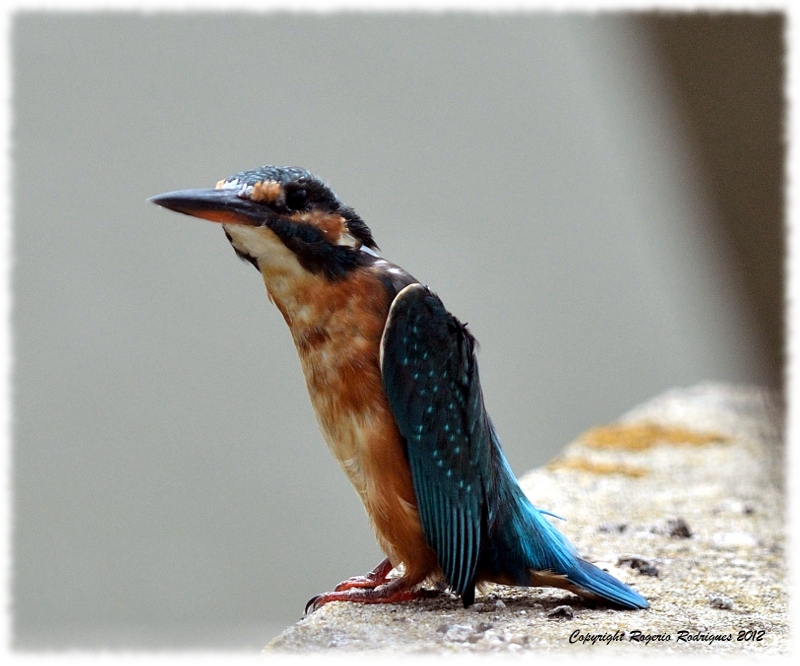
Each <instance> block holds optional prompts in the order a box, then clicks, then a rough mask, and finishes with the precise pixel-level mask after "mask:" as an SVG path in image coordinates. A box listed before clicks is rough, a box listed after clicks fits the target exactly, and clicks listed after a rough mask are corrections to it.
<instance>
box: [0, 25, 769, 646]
mask: <svg viewBox="0 0 800 666" xmlns="http://www.w3.org/2000/svg"><path fill="white" fill-rule="evenodd" d="M783 27H784V21H783V19H782V17H781V16H780V15H778V14H760V15H759V14H740V15H731V14H728V15H725V14H715V15H668V14H650V15H626V14H614V15H578V14H552V13H531V14H516V15H515V14H509V15H503V14H499V15H480V14H471V15H470V14H438V15H421V14H398V15H392V14H375V15H368V14H334V15H320V16H314V15H302V14H294V15H292V14H246V13H241V14H171V15H170V14H149V15H144V14H113V13H97V14H91V13H83V14H73V15H70V14H46V13H21V14H16V16H15V18H14V20H13V35H12V48H13V52H12V64H13V76H14V79H13V102H12V104H13V119H14V120H13V122H14V126H13V169H14V170H13V215H14V222H13V224H14V226H13V247H14V268H13V288H14V305H13V350H14V375H13V386H14V402H13V410H14V422H13V447H14V448H13V480H12V482H13V515H14V529H13V558H14V559H13V572H12V576H13V588H12V602H13V607H12V613H13V636H14V639H13V640H14V645H15V646H16V647H17V648H21V649H62V648H76V647H77V648H90V649H92V648H99V647H104V648H112V649H113V648H146V649H155V648H158V649H162V648H188V647H193V648H225V649H232V648H233V649H245V650H258V649H260V648H261V646H262V645H263V644H264V643H266V641H267V640H268V639H269V638H270V637H271V636H272V635H274V634H275V633H276V632H277V631H279V630H280V629H281V628H282V627H283V626H285V625H286V624H288V623H290V622H293V621H295V620H296V619H298V618H299V617H300V615H301V612H302V609H303V605H304V604H305V602H306V600H307V599H308V598H309V597H311V596H312V595H314V594H316V593H319V592H322V591H324V590H328V589H331V588H332V586H333V585H335V584H336V583H337V582H339V581H340V580H342V579H344V578H347V577H348V576H351V575H355V574H360V573H364V572H366V571H367V570H368V569H369V568H371V567H372V566H374V565H375V564H376V563H377V562H378V561H379V560H380V559H381V553H380V552H379V550H378V548H377V546H376V544H375V541H374V538H373V536H372V534H371V532H370V529H369V527H368V525H367V521H366V519H365V516H364V512H363V509H362V508H361V505H360V504H359V501H358V499H357V497H356V495H355V493H354V492H353V491H352V490H351V489H350V487H349V485H348V482H347V481H346V479H345V477H344V475H343V474H342V473H341V472H340V470H339V469H338V467H337V466H336V465H335V463H334V462H333V460H332V458H331V457H330V455H329V453H328V452H327V450H326V448H325V445H324V444H323V442H322V438H321V436H320V434H319V432H318V430H317V426H316V422H315V420H314V417H313V414H312V411H311V407H310V404H309V401H308V397H307V395H306V391H305V385H304V382H303V378H302V376H301V372H300V367H299V362H298V360H297V358H296V355H295V351H294V348H293V345H292V342H291V339H290V336H289V333H288V331H287V330H286V329H285V325H284V323H283V320H282V318H281V317H280V315H279V313H278V312H277V310H276V309H275V308H274V307H273V306H272V305H270V303H269V302H268V300H267V298H266V295H265V293H264V287H263V284H262V283H261V280H260V278H259V276H258V275H257V274H256V272H255V271H254V270H253V269H252V267H250V266H249V265H246V264H244V263H242V262H240V261H238V260H237V259H236V257H235V256H234V253H233V251H232V250H231V248H230V247H229V246H228V243H227V242H226V240H225V238H224V237H223V234H222V231H221V229H220V228H219V227H218V226H216V225H212V224H208V223H205V222H202V221H200V220H193V219H190V218H187V217H184V216H180V215H176V214H172V213H168V212H166V211H164V210H162V209H158V208H157V207H156V206H154V205H152V204H148V203H146V201H145V200H146V198H147V197H149V196H151V195H154V194H157V193H160V192H164V191H168V190H174V189H180V188H191V187H206V186H213V185H214V184H215V183H216V182H217V180H219V179H220V178H223V177H225V176H228V175H230V174H232V173H234V172H236V171H239V170H241V169H245V168H250V167H254V166H258V165H261V164H270V163H271V164H296V165H302V166H305V167H307V168H309V169H310V170H311V171H313V172H314V173H317V174H319V175H321V176H322V177H323V178H325V179H326V180H328V181H329V182H330V183H331V185H332V186H333V188H334V189H335V190H336V191H337V192H338V193H339V195H340V196H341V198H342V199H343V200H344V201H346V202H347V203H349V204H351V205H353V206H354V207H355V208H356V210H357V211H358V212H359V213H360V214H361V215H362V217H363V218H364V219H365V220H366V221H367V223H368V224H370V225H371V226H372V229H373V232H374V234H375V237H376V238H377V240H378V243H379V244H380V245H381V247H382V249H383V252H384V255H385V256H386V257H387V258H389V259H391V260H393V261H395V262H397V263H399V264H401V265H402V266H404V267H405V268H407V269H408V270H409V271H411V272H412V273H413V274H415V275H416V276H417V277H418V278H419V279H420V280H422V281H423V282H426V283H427V284H429V285H430V286H431V287H432V288H433V289H434V290H436V291H437V292H438V293H439V294H440V295H441V296H442V298H443V300H444V301H445V303H446V304H447V305H448V307H449V308H450V309H451V310H452V311H453V312H454V313H455V314H456V315H457V316H459V317H460V318H461V319H462V320H464V321H466V322H469V325H470V328H471V329H472V331H473V332H474V333H475V335H476V336H477V337H478V339H479V340H480V342H481V352H480V361H481V374H482V379H483V385H484V391H485V394H486V401H487V403H488V407H489V410H490V412H491V414H492V417H493V419H494V421H495V424H496V425H497V427H498V430H499V432H500V435H501V437H502V438H503V442H504V446H505V448H506V451H507V453H508V457H509V459H510V461H511V464H512V466H513V467H514V469H515V471H516V472H517V473H518V474H522V473H524V472H525V471H526V470H528V469H529V468H531V467H533V466H535V465H539V464H541V463H544V462H545V461H547V460H548V459H549V458H551V457H552V456H554V455H556V454H557V453H558V451H559V450H560V449H561V448H562V447H563V446H564V445H565V444H567V443H568V442H569V441H570V440H572V439H573V438H575V437H576V436H577V435H578V434H580V433H581V432H582V431H583V430H585V429H587V428H589V427H591V426H592V425H595V424H599V423H604V422H608V421H611V420H614V419H615V418H616V417H618V416H619V415H620V414H621V413H622V412H624V411H625V410H627V409H629V408H631V407H633V406H634V405H636V404H637V403H640V402H642V401H644V400H646V399H648V398H650V397H652V396H654V395H655V394H658V393H659V392H661V391H664V390H665V389H668V388H670V387H674V386H685V385H690V384H694V383H696V382H699V381H702V380H722V381H730V382H747V383H758V384H764V385H769V386H773V387H777V388H780V386H781V384H782V350H783V337H782V335H783V333H782V316H783V315H782V311H783V287H782V266H783V248H784V240H783V231H784V230H783V222H782V218H783V193H782V178H783V171H782V169H783V167H782V163H783V157H784V145H783V124H782V123H783V96H782V81H783V61H782V58H783V41H782V32H783ZM548 508H550V509H552V510H554V511H557V512H559V513H561V514H563V515H565V516H566V517H567V518H569V515H570V511H571V508H570V507H557V506H554V507H548Z"/></svg>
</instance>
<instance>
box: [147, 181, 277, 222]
mask: <svg viewBox="0 0 800 666" xmlns="http://www.w3.org/2000/svg"><path fill="white" fill-rule="evenodd" d="M148 201H152V202H153V203H154V204H158V205H159V206H163V207H164V208H169V209H170V210H174V211H177V212H178V213H184V214H185V215H192V216H193V217H200V218H203V219H204V220H211V221H212V222H219V223H222V224H246V225H248V226H261V225H263V224H265V223H266V221H267V217H268V215H269V213H268V212H267V211H265V210H264V207H263V206H258V205H257V204H255V203H253V202H252V201H250V200H248V199H242V198H240V197H238V196H236V191H235V190H230V189H202V190H178V191H176V192H166V193H165V194H157V195H156V196H154V197H150V198H149V199H148Z"/></svg>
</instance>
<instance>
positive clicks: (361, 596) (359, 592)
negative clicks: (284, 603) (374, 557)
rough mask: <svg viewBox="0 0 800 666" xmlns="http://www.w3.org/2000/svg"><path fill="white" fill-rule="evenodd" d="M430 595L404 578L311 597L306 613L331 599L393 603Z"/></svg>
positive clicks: (363, 602)
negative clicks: (411, 585) (368, 586)
mask: <svg viewBox="0 0 800 666" xmlns="http://www.w3.org/2000/svg"><path fill="white" fill-rule="evenodd" d="M427 596H430V593H428V592H426V591H425V590H414V589H412V588H410V587H409V586H408V584H407V583H406V582H405V581H404V580H403V579H402V578H396V579H395V580H393V581H391V582H390V583H387V584H386V585H381V586H380V587H376V588H372V589H370V588H352V589H347V590H341V591H334V592H326V593H325V594H320V595H317V596H316V597H314V598H313V599H311V600H310V601H309V602H308V603H307V604H306V610H305V613H304V615H309V614H310V613H313V612H314V611H315V610H317V609H318V608H320V607H321V606H324V605H325V604H327V603H330V602H331V601H351V602H355V603H359V604H393V603H396V602H398V601H413V600H414V599H419V598H420V597H427Z"/></svg>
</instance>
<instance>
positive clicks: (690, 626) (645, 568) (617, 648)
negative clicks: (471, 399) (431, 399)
mask: <svg viewBox="0 0 800 666" xmlns="http://www.w3.org/2000/svg"><path fill="white" fill-rule="evenodd" d="M782 430H783V422H782V409H781V405H780V404H779V402H778V399H777V396H776V395H774V394H772V393H769V392H767V391H764V390H759V389H756V388H746V387H732V386H728V385H718V384H703V385H700V386H696V387H693V388H690V389H681V390H674V391H670V392H668V393H666V394H664V395H662V396H660V397H659V398H656V399H655V400H652V401H651V402H648V403H647V404H645V405H643V406H641V407H638V408H636V409H634V410H633V411H631V412H629V413H628V414H626V415H625V416H623V417H622V418H621V419H620V421H619V422H618V423H617V424H613V425H612V426H609V427H606V428H600V429H594V430H592V431H590V432H589V433H586V434H585V435H584V436H582V437H581V438H579V439H578V441H576V442H574V443H572V444H571V445H569V446H568V447H567V449H566V450H565V452H564V454H563V455H562V456H561V457H559V458H558V459H557V460H555V461H553V462H552V463H550V464H549V465H547V466H546V467H544V468H541V469H537V470H535V471H533V472H531V473H529V474H527V475H526V476H525V477H524V478H523V479H522V486H523V488H524V489H525V491H526V493H527V494H528V496H529V497H530V499H531V500H532V501H533V503H534V504H535V505H537V506H539V507H541V508H543V509H549V510H552V511H553V512H555V513H558V514H559V515H562V516H564V517H565V518H567V521H566V522H560V521H557V522H558V526H559V529H561V530H562V531H563V532H564V533H565V534H566V535H567V537H568V538H569V539H570V540H571V541H572V542H573V543H574V544H575V546H576V547H577V549H578V551H579V552H580V553H581V554H582V555H583V556H584V557H585V558H586V559H588V560H589V561H592V562H595V563H596V564H598V565H599V566H602V567H603V568H606V569H608V570H609V571H611V572H612V573H613V574H614V575H615V576H617V577H618V578H620V579H621V580H623V581H624V582H626V583H628V584H630V585H632V586H633V587H635V588H636V589H637V590H638V591H639V592H640V593H642V594H643V595H644V596H645V597H646V598H647V599H648V600H649V601H650V604H651V608H650V609H649V610H646V611H619V610H611V609H608V608H605V607H602V606H595V605H592V604H591V603H588V602H585V601H582V600H581V599H580V598H578V597H576V596H575V595H572V594H570V593H568V592H565V591H563V590H554V589H525V588H512V587H504V586H499V585H489V586H487V587H486V589H484V590H483V592H482V593H479V594H478V596H477V598H476V603H475V605H474V606H472V607H470V608H469V609H464V608H463V607H462V605H461V602H460V601H459V600H458V599H457V598H456V597H455V596H452V595H450V594H449V593H442V594H441V595H439V596H438V597H434V598H430V599H424V600H419V601H415V602H410V603H405V604H388V605H376V606H364V605H358V604H344V603H332V604H329V605H327V606H323V607H322V608H321V609H319V610H318V611H316V612H315V613H313V614H312V615H311V616H309V617H307V618H305V619H303V620H302V621H300V622H298V623H297V624H295V625H294V626H292V627H289V628H288V629H286V630H285V631H284V632H283V633H282V634H281V635H280V636H278V637H277V638H276V639H274V640H273V641H272V642H271V643H270V644H269V645H268V646H267V648H266V650H267V651H282V652H287V651H288V652H314V651H325V650H331V649H336V650H349V651H363V650H383V651H392V652H395V653H397V652H406V653H433V654H436V653H469V652H476V653H494V652H507V653H513V652H518V653H525V652H542V651H550V652H564V653H583V652H585V651H587V650H588V651H592V652H593V653H594V654H600V655H602V654H605V655H612V654H617V653H621V654H635V655H640V654H641V655H643V654H670V653H678V654H681V653H683V654H686V653H709V654H741V655H743V656H750V655H757V654H762V655H775V654H782V653H786V652H788V651H789V649H790V645H789V618H788V595H787V583H786V563H785V556H784V492H783V479H782V478H781V470H782V469H783V456H784V452H783V447H782ZM637 632H639V633H638V634H637ZM681 632H685V633H681ZM637 635H638V636H639V637H640V638H641V640H638V641H637V640H634V638H635V637H636V636H637ZM593 636H599V638H598V639H596V640H595V642H594V643H592V642H591V640H592V637H593ZM647 637H650V640H647ZM667 637H668V638H669V640H665V639H666V638H667ZM681 637H683V638H684V640H680V638H681ZM713 637H717V638H719V637H723V638H727V637H730V639H729V640H722V639H720V640H712V638H713Z"/></svg>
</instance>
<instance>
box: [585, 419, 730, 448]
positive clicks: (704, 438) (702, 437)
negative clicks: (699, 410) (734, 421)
mask: <svg viewBox="0 0 800 666" xmlns="http://www.w3.org/2000/svg"><path fill="white" fill-rule="evenodd" d="M580 441H582V442H583V443H584V444H586V446H588V447H590V448H593V449H623V450H626V451H643V450H644V449H648V448H650V447H651V446H655V445H656V444H674V445H678V446H681V445H688V446H702V445H705V444H719V443H724V442H728V441H730V439H729V438H728V437H726V436H725V435H721V434H719V433H716V432H703V431H698V430H690V429H688V428H680V427H669V426H661V425H657V424H655V423H630V424H626V423H613V424H611V425H607V426H598V427H597V428H592V429H591V430H589V431H587V432H585V433H584V434H583V435H581V437H580Z"/></svg>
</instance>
